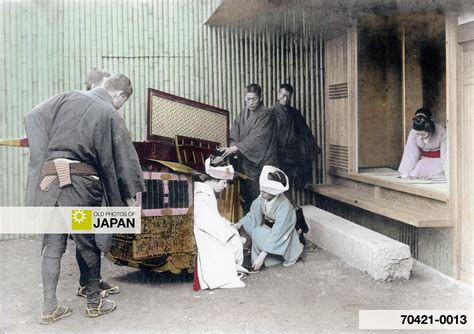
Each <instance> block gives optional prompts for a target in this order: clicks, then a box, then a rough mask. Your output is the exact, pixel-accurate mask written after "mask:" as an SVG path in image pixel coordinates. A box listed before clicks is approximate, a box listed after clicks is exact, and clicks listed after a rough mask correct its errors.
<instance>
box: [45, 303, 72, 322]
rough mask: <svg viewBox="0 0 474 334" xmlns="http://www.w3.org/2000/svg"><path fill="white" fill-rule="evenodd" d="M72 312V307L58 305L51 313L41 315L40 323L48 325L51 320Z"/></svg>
mask: <svg viewBox="0 0 474 334" xmlns="http://www.w3.org/2000/svg"><path fill="white" fill-rule="evenodd" d="M71 314H72V308H69V307H67V306H58V307H56V310H54V312H53V313H51V314H48V315H42V316H41V321H40V324H41V325H50V324H52V323H53V322H56V321H58V320H61V319H62V318H66V317H69V316H70V315H71Z"/></svg>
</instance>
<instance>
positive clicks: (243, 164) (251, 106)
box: [223, 84, 276, 212]
mask: <svg viewBox="0 0 474 334" xmlns="http://www.w3.org/2000/svg"><path fill="white" fill-rule="evenodd" d="M246 90H247V91H246V94H245V109H244V110H243V111H242V112H241V113H240V114H239V115H238V116H237V118H236V119H235V121H234V124H233V126H232V128H231V129H230V147H228V148H226V149H225V150H224V154H223V157H226V156H229V155H234V154H235V155H236V156H237V159H238V162H239V166H238V170H239V171H241V172H242V173H244V174H245V175H247V176H248V177H249V178H250V179H248V180H242V183H241V195H242V207H243V209H244V211H245V212H248V211H249V210H250V206H251V205H252V202H253V200H254V199H256V198H257V197H258V195H259V194H260V190H259V185H258V177H259V175H260V172H261V171H262V167H263V166H264V165H274V164H275V163H276V151H275V149H276V141H275V137H276V133H275V131H274V120H273V116H272V113H271V112H270V111H269V110H268V109H267V108H266V107H265V106H264V105H263V103H262V88H261V87H260V86H259V85H257V84H250V85H248V86H247V88H246Z"/></svg>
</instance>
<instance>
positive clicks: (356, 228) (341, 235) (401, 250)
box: [303, 205, 413, 281]
mask: <svg viewBox="0 0 474 334" xmlns="http://www.w3.org/2000/svg"><path fill="white" fill-rule="evenodd" d="M303 213H304V216H305V219H306V223H307V224H308V226H309V232H308V234H307V237H308V239H309V240H311V241H312V242H313V243H315V244H316V245H318V246H319V247H321V248H323V249H325V250H327V251H329V252H330V253H332V254H334V255H335V256H337V257H339V258H340V259H342V260H343V261H345V262H346V263H348V264H350V265H351V266H354V267H356V268H358V269H360V270H362V271H366V272H367V273H368V274H370V275H371V276H372V277H373V278H374V279H375V280H380V281H392V280H397V279H401V278H404V279H409V278H410V271H411V268H412V266H413V259H412V258H411V254H410V248H409V247H408V245H405V244H403V243H401V242H398V241H396V240H393V239H391V238H389V237H386V236H384V235H382V234H380V233H377V232H374V231H372V230H369V229H367V228H365V227H362V226H360V225H357V224H355V223H352V222H350V221H348V220H346V219H344V218H341V217H338V216H336V215H333V214H332V213H329V212H327V211H324V210H321V209H318V208H316V207H314V206H310V205H308V206H303Z"/></svg>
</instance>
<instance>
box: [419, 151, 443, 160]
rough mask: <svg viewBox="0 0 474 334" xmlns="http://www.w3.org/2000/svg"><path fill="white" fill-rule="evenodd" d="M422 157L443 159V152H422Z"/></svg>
mask: <svg viewBox="0 0 474 334" xmlns="http://www.w3.org/2000/svg"><path fill="white" fill-rule="evenodd" d="M421 156H422V157H425V158H441V151H440V150H437V151H423V150H422V151H421Z"/></svg>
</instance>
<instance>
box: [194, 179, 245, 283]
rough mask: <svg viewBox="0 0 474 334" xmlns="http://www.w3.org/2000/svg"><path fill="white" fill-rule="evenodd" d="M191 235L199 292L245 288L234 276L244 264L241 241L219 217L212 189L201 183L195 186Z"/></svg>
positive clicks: (222, 218) (231, 228)
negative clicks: (194, 245) (195, 247)
mask: <svg viewBox="0 0 474 334" xmlns="http://www.w3.org/2000/svg"><path fill="white" fill-rule="evenodd" d="M194 236H195V238H196V244H197V247H198V257H197V261H198V263H197V272H198V278H199V285H200V286H201V289H216V288H240V287H244V286H245V284H244V282H242V281H241V280H240V278H239V277H238V276H237V271H238V270H239V269H240V268H242V267H241V265H242V262H243V244H242V239H241V238H240V235H239V232H238V231H237V229H235V228H234V227H232V226H231V224H230V222H229V221H227V220H226V219H225V218H224V217H222V216H221V215H220V214H219V212H218V210H217V200H216V196H215V194H214V191H213V189H212V188H211V187H210V186H209V185H207V184H205V183H202V182H195V183H194Z"/></svg>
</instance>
